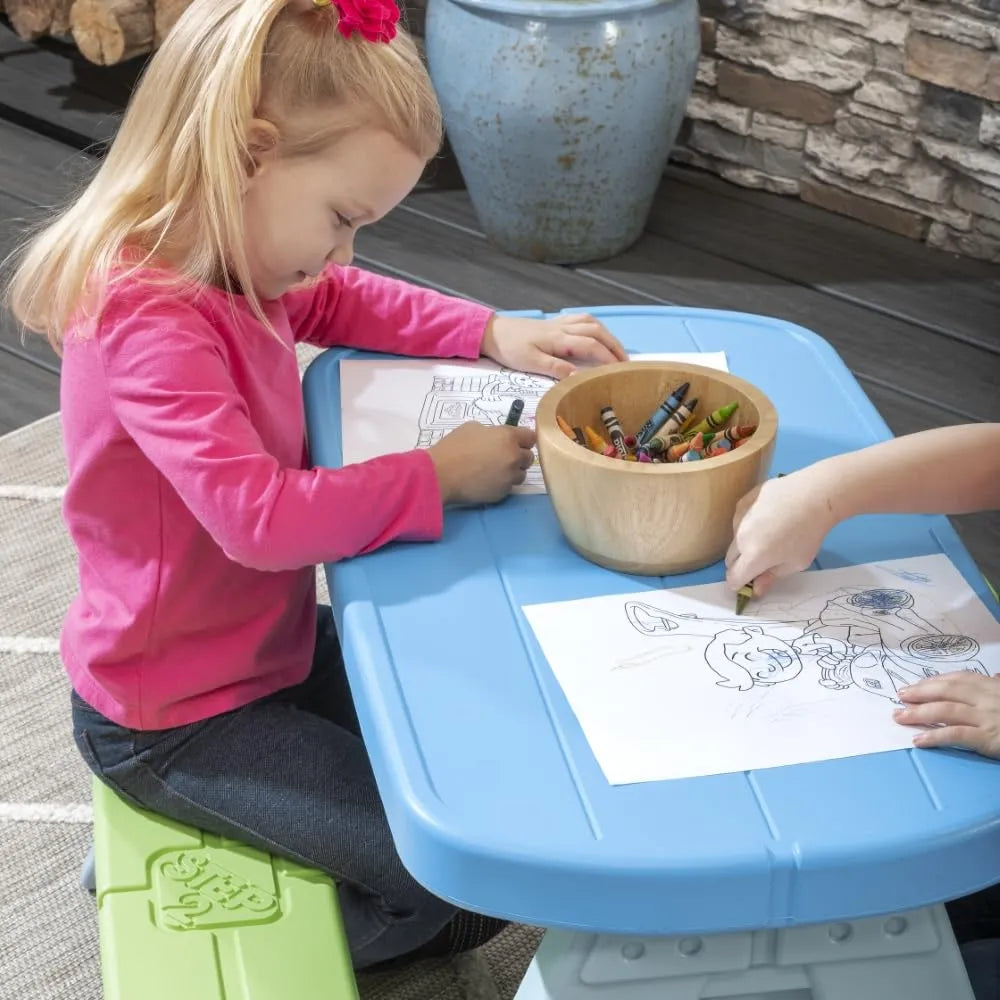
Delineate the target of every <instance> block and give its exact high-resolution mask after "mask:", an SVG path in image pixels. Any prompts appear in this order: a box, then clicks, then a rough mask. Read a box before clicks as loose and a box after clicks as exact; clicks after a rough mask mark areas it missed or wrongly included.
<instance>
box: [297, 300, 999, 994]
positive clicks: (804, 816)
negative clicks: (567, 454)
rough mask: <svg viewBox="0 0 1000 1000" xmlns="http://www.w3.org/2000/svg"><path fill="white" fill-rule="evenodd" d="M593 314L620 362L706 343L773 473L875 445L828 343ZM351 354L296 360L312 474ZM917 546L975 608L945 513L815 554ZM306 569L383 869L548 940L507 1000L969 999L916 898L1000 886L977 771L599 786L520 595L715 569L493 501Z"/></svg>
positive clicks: (897, 522)
mask: <svg viewBox="0 0 1000 1000" xmlns="http://www.w3.org/2000/svg"><path fill="white" fill-rule="evenodd" d="M574 311H575V310H574ZM591 312H593V313H594V314H595V315H598V316H600V317H601V318H602V320H603V321H604V322H605V323H606V324H607V325H608V327H609V328H610V329H611V330H612V332H614V333H615V334H616V335H617V336H618V337H619V338H620V339H621V340H622V342H623V343H624V344H625V345H626V347H627V348H628V349H629V350H630V351H633V352H635V351H692V350H694V351H725V352H726V355H727V357H728V362H729V368H730V370H731V371H732V372H734V373H735V374H738V375H740V376H742V377H743V378H746V379H748V380H749V381H750V382H752V383H754V384H755V385H757V386H759V387H760V388H761V389H762V390H763V391H764V392H765V393H767V395H768V396H769V397H770V398H771V400H772V401H773V402H774V404H775V406H776V407H777V410H778V414H779V420H780V427H779V435H778V444H777V450H776V455H775V460H774V467H773V470H772V471H774V472H777V471H791V470H793V469H796V468H799V467H800V466H803V465H806V464H808V463H810V462H813V461H816V460H817V459H820V458H823V457H825V456H828V455H832V454H834V453H836V452H841V451H844V450H849V449H854V448H858V447H861V446H863V445H867V444H871V443H873V442H876V441H879V440H882V439H884V438H887V437H889V436H890V434H889V431H888V428H887V427H886V425H885V423H884V422H883V420H882V419H881V418H880V417H879V415H878V413H877V412H876V410H875V408H874V407H873V406H872V404H871V403H870V402H869V401H868V399H867V397H866V396H865V395H864V393H863V392H862V391H861V389H860V388H859V386H858V385H857V383H856V382H855V380H854V378H853V377H852V376H851V374H850V373H849V371H848V370H847V368H846V367H845V366H844V364H843V362H842V361H841V360H840V358H839V357H838V356H837V354H836V353H835V352H834V351H833V350H832V348H831V347H830V346H829V345H828V344H827V343H826V342H825V341H824V340H823V339H822V338H820V337H818V336H817V335H815V334H814V333H811V332H810V331H808V330H805V329H803V328H801V327H796V326H793V325H792V324H789V323H785V322H781V321H778V320H772V319H767V318H763V317H759V316H751V315H746V314H738V313H726V312H715V311H705V310H696V309H672V308H648V307H637V308H598V309H593V310H591ZM527 315H542V314H541V313H528V314H527ZM350 353H353V352H344V351H328V352H326V353H325V354H324V355H322V356H321V357H319V358H318V359H317V360H316V361H315V362H314V363H313V364H312V365H311V367H310V369H309V371H308V372H307V375H306V379H305V401H306V413H307V422H308V429H309V438H310V448H311V454H312V458H313V461H314V462H315V464H317V465H325V466H338V465H340V464H341V450H340V398H339V386H338V361H339V358H341V357H344V356H346V355H347V354H350ZM355 356H357V355H355ZM887 361H888V363H890V364H891V359H887ZM330 516H332V517H335V516H337V514H336V512H335V511H331V515H330ZM941 551H943V552H946V553H947V554H948V555H949V556H950V557H951V559H952V560H953V561H954V563H955V564H956V565H957V566H958V568H959V570H960V571H961V572H962V573H963V574H964V576H965V577H966V578H967V580H968V581H969V583H970V584H971V585H972V586H973V588H974V589H975V590H976V591H977V592H978V594H979V595H980V596H981V597H982V599H983V600H984V601H985V602H986V603H987V604H989V605H990V606H991V607H992V608H993V610H994V612H996V604H995V602H994V601H993V599H992V597H991V596H990V594H989V592H988V590H987V588H986V586H985V584H984V581H983V579H982V577H981V576H980V575H979V573H978V571H977V569H976V566H975V565H974V563H973V562H972V560H971V558H970V557H969V555H968V553H967V552H966V551H965V549H964V548H963V546H962V545H961V543H960V542H959V540H958V537H957V536H956V534H955V532H954V531H953V530H952V528H951V526H950V525H949V523H948V521H947V520H946V519H945V518H943V517H927V516H908V517H901V516H893V517H864V518H857V519H855V520H853V521H850V522H847V523H845V524H843V525H841V526H839V527H838V528H837V529H836V530H835V531H834V532H833V533H832V534H831V535H830V536H829V538H828V539H827V541H826V542H825V544H824V547H823V550H822V552H821V553H820V557H819V559H818V565H819V566H820V567H821V568H830V567H835V566H843V565H848V564H852V563H860V562H868V561H872V560H883V559H892V558H898V557H904V556H913V555H922V554H930V553H935V552H941ZM326 572H327V577H328V580H329V584H330V591H331V593H332V594H333V600H334V605H335V613H336V619H337V624H338V627H339V629H340V634H341V637H342V640H343V645H344V653H345V657H346V662H347V666H348V671H349V675H350V681H351V687H352V691H353V694H354V698H355V701H356V703H357V708H358V714H359V717H360V721H361V725H362V728H363V731H364V735H365V739H366V741H367V744H368V747H369V749H370V752H371V757H372V762H373V765H374V769H375V773H376V776H377V779H378V784H379V788H380V791H381V794H382V796H383V799H384V801H385V806H386V810H387V813H388V818H389V823H390V825H391V828H392V831H393V835H394V837H395V839H396V844H397V847H398V849H399V853H400V855H401V857H402V860H403V862H404V863H405V864H406V866H407V868H408V869H409V870H410V871H411V872H412V873H413V875H414V876H415V877H416V878H417V879H418V880H419V881H420V882H422V883H423V884H424V885H426V886H427V887H428V888H430V889H431V890H432V891H434V892H435V893H437V894H439V895H440V896H442V897H445V898H447V899H450V900H453V901H454V902H456V903H458V904H460V905H462V906H465V907H468V908H470V909H474V910H479V911H483V912H487V913H490V914H494V915H497V916H502V917H508V918H511V919H513V920H518V921H522V922H525V923H531V924H537V925H540V926H544V927H547V928H553V930H550V931H549V932H548V933H547V935H546V937H545V939H544V941H543V943H542V946H541V948H540V949H539V952H538V955H537V956H536V959H535V961H534V962H533V964H532V967H531V968H530V969H529V972H528V976H527V978H526V979H525V982H524V984H523V985H522V987H521V991H520V992H519V993H518V1000H522V998H523V1000H543V998H559V1000H576V998H584V997H588V998H589V997H595V998H596V997H600V998H608V1000H639V998H642V1000H645V998H652V997H654V996H655V997H658V998H662V1000H665V998H677V1000H696V998H701V997H730V996H733V997H736V996H750V995H752V996H754V997H755V998H758V997H771V996H773V997H775V998H778V997H781V998H785V997H789V998H794V1000H800V998H807V997H810V996H811V997H812V998H814V1000H819V998H822V1000H828V998H834V997H836V998H841V997H844V998H850V1000H887V998H896V997H899V998H904V997H905V998H906V1000H971V993H970V991H969V987H968V984H967V982H966V980H965V977H964V974H963V972H962V967H961V961H960V957H959V955H958V952H957V949H956V948H955V945H954V940H953V938H952V936H951V933H950V929H949V928H948V925H947V919H946V917H945V916H944V913H943V910H942V908H941V907H940V906H933V905H931V904H935V903H938V902H940V901H941V900H945V899H949V898H952V897H956V896H959V895H962V894H964V893H967V892H970V891H972V890H975V889H978V888H981V887H983V886H985V885H988V884H990V883H992V882H994V881H997V880H998V878H1000V764H997V763H994V762H989V761H986V760H983V759H981V758H978V757H976V756H974V755H971V754H966V753H963V752H961V751H916V750H909V751H897V752H892V753H883V754H878V755H871V756H864V757H854V758H847V759H843V760H832V761H825V762H820V763H811V764H802V765H798V766H794V767H783V768H775V769H770V770H763V771H755V772H748V773H740V774H726V775H719V776H713V777H705V778H697V779H689V780H681V781H669V782H655V783H644V784H635V785H625V786H610V785H609V784H608V783H607V781H606V780H605V779H604V777H603V775H602V773H601V771H600V769H599V767H598V765H597V763H596V761H595V759H594V757H593V755H592V753H591V752H590V749H589V747H588V744H587V741H586V739H585V738H584V736H583V733H582V731H581V729H580V727H579V725H578V723H577V721H576V719H575V717H574V715H573V713H572V711H571V710H570V707H569V705H568V703H567V701H566V699H565V697H564V696H563V694H562V690H561V688H560V686H559V684H558V683H557V681H556V679H555V677H554V676H553V674H552V672H551V670H550V669H549V667H548V664H547V661H546V660H545V658H544V657H543V655H542V653H541V650H540V648H539V647H538V645H537V643H536V641H535V639H534V635H533V633H532V632H531V629H530V627H529V626H528V624H527V622H526V620H525V618H524V616H523V614H522V613H521V611H520V607H521V605H524V604H531V603H536V602H542V601H558V600H567V599H572V598H579V597H587V596H593V595H598V594H610V593H625V592H629V591H636V590H641V589H644V588H657V587H661V586H667V587H673V586H689V585H691V584H697V583H706V582H711V581H716V580H719V579H721V577H722V573H723V570H722V566H721V564H720V565H715V566H711V567H709V568H708V569H705V570H703V571H700V572H697V573H691V574H687V575H685V576H679V577H672V578H665V579H662V580H660V579H650V578H647V577H638V576H628V575H625V574H620V573H615V572H612V571H610V570H605V569H602V568H599V567H597V566H595V565H592V564H591V563H589V562H587V561H585V560H583V559H582V558H581V557H579V556H578V555H576V554H575V553H574V552H573V551H572V550H571V549H570V547H569V545H568V544H567V543H566V541H565V539H564V537H563V535H562V533H561V531H560V528H559V525H558V522H557V521H556V518H555V515H554V514H553V511H552V509H551V506H550V503H549V500H548V498H547V497H545V496H517V497H512V498H510V499H508V500H507V501H505V502H504V503H502V504H500V505H498V506H496V507H490V508H482V509H480V508H476V509H465V510H453V511H449V512H448V513H447V514H446V517H445V530H444V537H443V539H442V541H440V542H439V543H436V544H395V545H391V546H388V547H386V548H384V549H382V550H380V551H379V552H377V553H374V554H372V555H368V556H365V557H362V558H357V559H353V560H348V561H345V562H342V563H338V564H334V565H329V566H327V567H326ZM669 728H670V714H669V706H664V734H665V737H668V736H669ZM863 918H868V919H863ZM796 990H802V991H804V992H800V993H796V992H795V991H796ZM810 990H811V991H812V992H811V993H810ZM788 991H791V992H788Z"/></svg>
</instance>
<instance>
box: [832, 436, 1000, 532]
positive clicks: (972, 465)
mask: <svg viewBox="0 0 1000 1000" xmlns="http://www.w3.org/2000/svg"><path fill="white" fill-rule="evenodd" d="M814 469H815V470H816V472H817V474H819V475H820V476H821V477H822V479H823V488H824V491H825V492H826V496H827V502H828V505H829V508H830V510H831V513H832V514H833V516H834V518H835V519H836V521H842V520H844V519H845V518H848V517H853V516H854V515H856V514H890V513H908V514H965V513H969V512H971V511H976V510H989V509H993V508H1000V424H963V425H961V426H958V427H941V428H936V429H934V430H930V431H921V432H920V433H918V434H908V435H906V436H904V437H900V438H895V439H893V440H892V441H884V442H882V443H880V444H877V445H872V446H871V447H869V448H864V449H862V450H861V451H855V452H849V453H847V454H844V455H836V456H834V457H833V458H829V459H826V460H824V461H822V462H820V463H818V464H817V465H816V466H814Z"/></svg>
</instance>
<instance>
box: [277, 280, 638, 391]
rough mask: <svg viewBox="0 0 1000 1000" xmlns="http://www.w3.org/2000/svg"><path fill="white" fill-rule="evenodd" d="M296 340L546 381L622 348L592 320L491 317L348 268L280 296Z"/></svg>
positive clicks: (621, 356) (470, 305) (475, 307)
mask: <svg viewBox="0 0 1000 1000" xmlns="http://www.w3.org/2000/svg"><path fill="white" fill-rule="evenodd" d="M283 301H284V302H285V305H286V308H287V309H288V318H289V322H290V324H291V327H292V330H293V331H295V339H296V340H305V341H308V342H309V343H312V344H318V345H319V346H321V347H330V346H333V345H334V344H336V345H339V346H342V347H357V348H361V349H363V350H370V351H383V352H386V353H393V354H409V355H411V356H415V357H421V356H422V357H439V358H447V357H459V358H477V357H479V356H480V355H481V354H482V355H485V356H486V357H488V358H492V359H493V360H494V361H498V362H499V363H500V364H502V365H506V366H507V367H510V368H514V369H518V370H520V371H529V372H538V373H539V374H542V375H548V376H551V377H552V378H565V377H566V376H567V375H571V374H572V373H573V371H574V370H575V369H576V366H577V364H578V363H579V362H584V363H587V364H606V363H609V362H613V361H624V360H625V359H626V358H627V355H626V353H625V349H624V348H623V347H622V345H621V344H620V343H619V342H618V341H617V340H616V339H615V337H614V336H612V334H611V333H610V331H609V330H608V329H607V328H606V327H605V326H604V324H603V323H601V322H600V321H599V320H596V319H594V317H592V316H588V315H582V314H577V315H570V314H559V315H556V316H554V317H552V318H550V319H546V320H543V319H533V318H529V317H515V316H496V315H494V313H493V311H492V310H491V309H487V308H486V307H485V306H481V305H479V304H477V303H475V302H469V301H467V300H465V299H460V298H455V297H453V296H450V295H442V294H441V293H440V292H433V291H431V290H429V289H427V288H420V287H418V286H417V285H412V284H410V283H409V282H406V281H397V280H396V279H395V278H385V277H383V276H382V275H379V274H372V273H370V272H368V271H362V270H360V269H358V268H355V267H339V268H338V267H328V268H327V270H326V271H325V272H324V274H323V277H322V278H321V280H320V281H319V282H318V283H317V284H316V285H314V286H313V287H311V288H307V289H302V290H300V291H295V292H290V293H289V294H288V295H286V296H285V297H284V300H283Z"/></svg>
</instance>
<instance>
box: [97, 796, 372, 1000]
mask: <svg viewBox="0 0 1000 1000" xmlns="http://www.w3.org/2000/svg"><path fill="white" fill-rule="evenodd" d="M93 798H94V867H95V871H94V875H95V883H96V885H95V889H96V894H97V907H98V925H99V928H100V935H101V974H102V978H103V981H104V997H105V1000H179V998H184V1000H357V997H358V993H357V987H356V985H355V981H354V973H353V971H352V969H351V959H350V954H349V952H348V949H347V941H346V938H345V936H344V928H343V924H342V922H341V919H340V908H339V906H338V903H337V892H336V889H335V887H334V885H333V883H332V882H331V880H330V879H329V878H328V877H327V876H326V875H324V874H322V873H321V872H317V871H315V870H313V869H310V868H305V867H303V866H301V865H298V864H295V863H294V862H292V861H287V860H285V859H283V858H277V857H271V856H269V855H268V854H265V853H263V852H262V851H258V850H255V849H253V848H250V847H247V846H245V845H243V844H240V843H237V842H235V841H232V840H225V839H222V838H220V837H215V836H213V835H211V834H208V833H204V832H202V831H201V830H196V829H194V828H193V827H189V826H184V825H183V824H181V823H175V822H173V821H172V820H168V819H164V818H163V817H161V816H157V815H156V814H154V813H151V812H147V811H146V810H144V809H137V808H136V807H134V806H132V805H130V804H129V803H127V802H125V801H124V800H123V799H122V798H120V797H119V796H118V795H116V794H115V793H114V792H113V791H112V790H111V789H110V788H108V787H107V786H106V785H104V784H103V783H101V782H100V781H98V780H97V779H96V778H95V779H94V782H93Z"/></svg>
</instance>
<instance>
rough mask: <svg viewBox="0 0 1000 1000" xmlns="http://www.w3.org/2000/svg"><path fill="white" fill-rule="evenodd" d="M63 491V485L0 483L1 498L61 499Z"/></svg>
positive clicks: (64, 489)
mask: <svg viewBox="0 0 1000 1000" xmlns="http://www.w3.org/2000/svg"><path fill="white" fill-rule="evenodd" d="M65 493H66V487H65V486H28V485H22V484H19V483H14V484H8V485H2V484H0V499H3V500H62V498H63V495H64V494H65Z"/></svg>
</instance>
